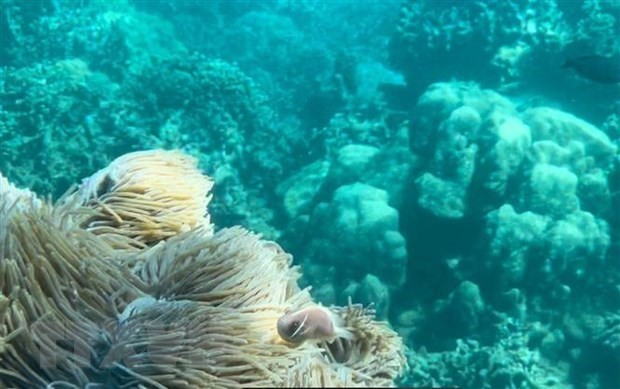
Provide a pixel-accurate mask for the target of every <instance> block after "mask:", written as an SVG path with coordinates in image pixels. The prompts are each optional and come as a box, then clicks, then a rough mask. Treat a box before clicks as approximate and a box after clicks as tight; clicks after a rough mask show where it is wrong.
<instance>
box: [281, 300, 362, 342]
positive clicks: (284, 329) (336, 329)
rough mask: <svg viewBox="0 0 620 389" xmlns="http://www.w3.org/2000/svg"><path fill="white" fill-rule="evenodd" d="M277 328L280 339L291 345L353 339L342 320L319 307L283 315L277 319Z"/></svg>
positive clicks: (315, 306)
mask: <svg viewBox="0 0 620 389" xmlns="http://www.w3.org/2000/svg"><path fill="white" fill-rule="evenodd" d="M277 327H278V334H279V335H280V337H281V338H282V339H284V340H286V341H287V342H290V343H293V344H301V343H303V342H305V341H316V342H317V343H318V342H321V341H327V342H333V341H334V340H336V339H338V338H344V339H348V340H352V339H353V334H352V333H351V332H349V331H348V330H347V329H345V328H344V323H343V320H342V318H341V317H340V316H337V315H336V314H334V313H333V312H332V311H330V310H329V309H327V308H325V307H322V306H319V305H314V306H311V307H307V308H303V309H301V310H299V311H295V312H288V313H285V314H284V315H283V316H281V317H280V318H279V319H278V324H277Z"/></svg>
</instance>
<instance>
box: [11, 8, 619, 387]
mask: <svg viewBox="0 0 620 389" xmlns="http://www.w3.org/2000/svg"><path fill="white" fill-rule="evenodd" d="M619 18H620V3H619V2H617V1H591V0H585V1H554V0H529V1H526V0H502V1H493V0H489V1H424V0H405V1H356V2H354V1H336V0H332V1H317V0H299V1H285V0H280V1H278V0H273V1H270V0H266V1H250V0H247V1H227V0H222V1H204V0H134V1H129V0H108V1H88V0H0V171H2V173H3V174H4V175H5V176H6V177H7V178H8V179H9V180H10V181H12V182H14V183H15V184H18V185H20V186H22V187H28V188H31V189H32V190H34V191H36V192H37V193H39V194H42V195H50V196H52V197H53V198H58V197H59V196H61V195H62V194H63V192H64V191H65V190H67V188H69V186H71V185H72V184H75V183H79V182H80V180H81V179H82V178H84V177H87V176H89V175H90V174H92V173H93V172H95V171H96V170H98V169H101V168H103V167H105V166H106V165H108V164H109V163H110V162H111V161H112V160H113V159H114V158H116V157H118V156H120V155H122V154H125V153H127V152H131V151H135V150H143V149H151V148H165V149H172V148H178V149H181V150H183V151H185V152H187V153H189V154H191V155H193V156H195V157H197V158H198V159H199V161H200V167H201V169H202V170H203V171H204V172H205V174H207V175H209V176H211V177H212V178H213V179H214V180H215V187H214V197H213V200H212V202H211V204H210V206H209V207H210V208H209V210H210V214H211V217H212V220H213V221H214V223H215V224H216V225H217V226H218V227H226V226H233V225H242V226H244V227H247V228H249V229H250V230H253V231H256V232H259V233H261V234H262V235H263V236H264V237H265V238H267V239H271V240H275V241H277V242H279V243H280V244H281V245H282V247H283V248H284V249H285V250H286V251H288V252H290V253H292V254H293V255H294V260H295V263H296V264H298V265H300V266H301V269H302V271H303V279H302V283H303V284H304V285H312V287H313V289H312V295H313V296H314V298H315V299H316V300H318V301H320V302H322V303H323V304H325V305H331V304H339V305H344V304H347V300H348V298H349V297H351V299H352V300H353V302H359V303H364V304H371V303H373V304H374V305H375V308H376V310H377V316H378V318H379V319H381V320H386V321H389V323H390V324H391V326H392V327H393V328H394V329H395V330H396V331H398V333H399V334H400V335H401V336H402V337H403V339H404V341H405V344H406V345H407V358H408V362H409V369H408V371H407V373H406V374H405V376H403V377H402V378H401V380H400V385H402V386H459V387H464V388H483V387H487V388H513V387H514V388H521V387H537V388H566V387H575V388H620V156H619V151H618V147H619V146H620V84H619V83H618V82H619V81H620V79H618V77H620V76H619V74H620V70H619V66H620V62H619V59H620V57H619V56H618V55H619V54H618V53H619V50H620V21H619ZM614 77H615V78H614Z"/></svg>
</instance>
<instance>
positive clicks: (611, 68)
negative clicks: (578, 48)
mask: <svg viewBox="0 0 620 389" xmlns="http://www.w3.org/2000/svg"><path fill="white" fill-rule="evenodd" d="M562 67H563V68H572V69H575V71H576V72H577V73H578V74H579V75H580V76H582V77H584V78H587V79H588V80H591V81H596V82H600V83H603V84H615V83H618V82H620V55H614V56H611V57H604V56H602V55H587V56H583V57H575V58H569V59H567V60H566V62H565V63H564V65H563V66H562Z"/></svg>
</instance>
